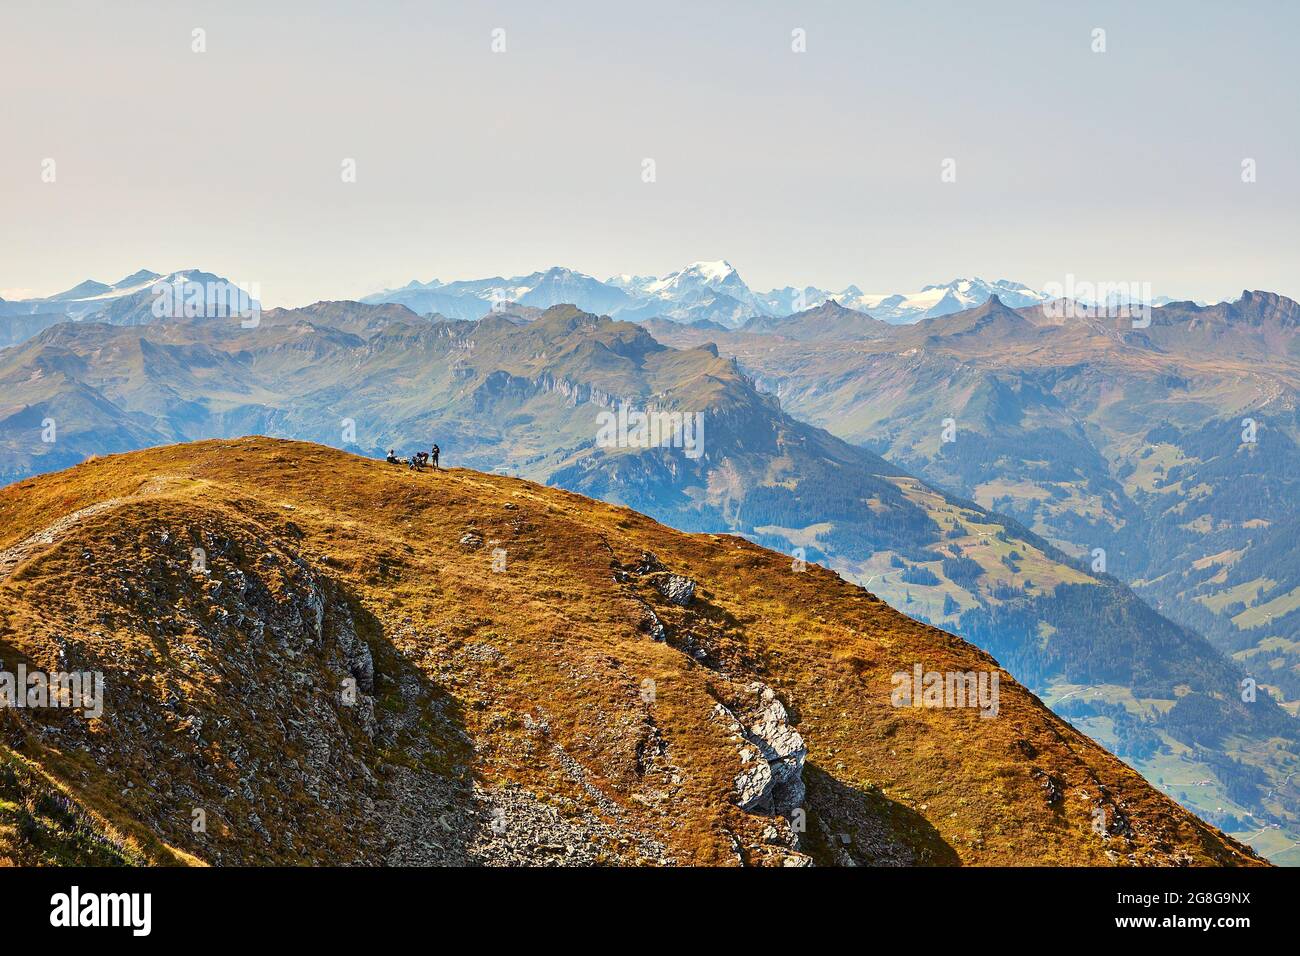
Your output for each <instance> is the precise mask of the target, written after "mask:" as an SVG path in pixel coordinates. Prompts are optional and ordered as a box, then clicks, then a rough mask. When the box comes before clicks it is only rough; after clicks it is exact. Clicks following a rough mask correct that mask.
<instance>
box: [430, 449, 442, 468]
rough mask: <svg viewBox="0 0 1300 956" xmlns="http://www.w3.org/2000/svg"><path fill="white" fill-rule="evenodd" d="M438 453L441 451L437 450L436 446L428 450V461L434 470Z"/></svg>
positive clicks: (436, 465)
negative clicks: (431, 463)
mask: <svg viewBox="0 0 1300 956" xmlns="http://www.w3.org/2000/svg"><path fill="white" fill-rule="evenodd" d="M440 451H441V449H439V448H438V446H437V445H434V446H433V447H432V448H430V449H429V452H430V456H429V457H430V460H431V461H432V462H433V467H434V468H437V467H438V454H439V452H440ZM439 470H441V469H439Z"/></svg>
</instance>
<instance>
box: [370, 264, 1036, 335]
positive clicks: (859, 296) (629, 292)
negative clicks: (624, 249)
mask: <svg viewBox="0 0 1300 956" xmlns="http://www.w3.org/2000/svg"><path fill="white" fill-rule="evenodd" d="M994 295H996V296H998V297H999V298H1000V299H1001V300H1002V301H1003V302H1006V303H1008V304H1010V305H1013V306H1022V305H1033V304H1037V303H1040V302H1044V301H1047V299H1048V296H1047V295H1046V294H1045V293H1043V292H1038V291H1035V290H1033V289H1031V288H1029V287H1028V286H1026V285H1023V284H1022V283H1019V282H1011V281H1008V280H1006V279H999V280H997V281H996V282H985V281H984V280H983V279H955V280H953V281H952V282H948V283H945V284H942V285H928V286H925V287H924V288H922V289H921V290H920V291H919V292H905V293H866V292H863V291H862V290H861V289H859V288H858V287H857V286H852V285H851V286H848V287H847V288H845V289H841V290H840V291H838V292H835V291H829V290H826V289H819V288H817V287H815V286H804V287H802V288H795V287H794V286H786V287H785V288H782V289H773V290H771V291H770V292H754V291H753V290H751V289H750V287H749V286H748V285H746V284H745V281H744V280H743V279H741V277H740V274H739V273H738V272H737V271H736V269H735V267H734V266H732V265H731V263H729V262H727V261H725V260H718V261H716V262H695V263H692V264H691V265H689V266H687V267H686V268H684V269H681V270H679V271H677V272H673V273H670V274H669V275H666V276H664V277H662V278H659V277H656V276H638V275H626V274H625V275H617V276H611V277H610V278H608V279H606V280H605V281H604V282H601V281H600V280H598V279H595V278H593V277H592V276H589V275H583V274H582V273H580V272H575V271H573V270H572V269H565V268H560V267H556V268H553V269H548V270H546V271H545V272H534V273H532V274H531V275H526V276H514V277H513V278H508V279H507V278H502V277H501V276H494V277H492V278H489V279H477V280H473V281H469V282H450V283H443V282H440V281H439V280H437V279H433V280H430V281H429V282H423V283H422V282H418V281H416V282H411V283H409V284H408V285H406V286H403V287H402V288H400V289H386V290H384V291H382V292H377V293H375V294H373V295H369V296H366V297H364V298H363V299H362V300H361V301H363V302H366V303H380V302H395V303H398V304H400V305H405V306H407V307H408V308H409V309H411V310H412V311H413V312H417V313H419V314H422V315H427V314H431V313H437V314H439V315H443V316H445V317H447V318H454V319H476V318H479V317H480V316H481V315H482V314H483V308H484V304H485V303H486V304H489V305H490V304H492V303H493V302H496V303H505V302H511V303H518V304H521V305H526V306H535V307H538V308H547V307H549V306H552V305H557V304H559V303H569V304H572V305H576V306H577V307H578V308H580V309H583V310H584V311H587V312H593V313H595V314H598V315H609V316H612V317H614V318H617V319H623V320H626V321H631V322H643V321H646V320H647V319H653V318H662V319H668V320H670V321H673V322H679V323H684V324H688V325H689V324H695V323H699V322H710V323H716V324H718V325H721V326H723V327H725V328H736V327H739V326H741V325H743V324H745V322H747V321H749V320H751V319H755V318H772V317H781V316H786V315H791V314H793V313H796V312H800V311H804V310H806V309H810V308H815V307H817V306H819V305H823V304H824V303H826V302H828V301H832V300H833V301H835V302H837V303H838V304H840V305H843V306H845V307H847V308H852V309H857V310H863V311H870V312H871V315H872V316H873V317H874V318H877V319H881V320H883V321H885V322H890V323H894V324H906V323H911V322H918V321H920V320H921V319H926V318H933V317H935V316H941V315H950V314H952V313H954V312H960V311H962V310H963V309H968V308H971V307H972V306H976V305H981V304H983V303H984V302H987V301H988V299H989V298H990V297H991V296H994Z"/></svg>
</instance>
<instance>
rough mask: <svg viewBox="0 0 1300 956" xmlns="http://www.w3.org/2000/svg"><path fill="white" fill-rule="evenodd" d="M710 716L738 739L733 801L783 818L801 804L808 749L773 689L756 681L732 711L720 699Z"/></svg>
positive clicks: (747, 807) (746, 807)
mask: <svg viewBox="0 0 1300 956" xmlns="http://www.w3.org/2000/svg"><path fill="white" fill-rule="evenodd" d="M713 715H714V719H716V720H720V721H722V722H723V723H724V725H725V726H726V727H727V729H728V730H729V732H730V733H731V734H732V736H733V737H735V738H736V740H737V750H738V751H739V753H740V762H741V771H740V773H739V774H737V775H736V791H735V799H736V805H737V806H739V807H740V808H741V809H742V810H751V811H757V812H764V813H775V814H777V815H778V816H784V817H789V816H791V815H792V814H793V813H794V811H795V810H797V809H799V808H801V807H802V806H803V802H804V797H805V795H806V791H805V788H804V782H803V765H804V760H805V759H806V758H807V756H808V748H807V746H806V745H805V744H804V740H803V737H802V736H800V734H799V732H798V731H797V730H795V729H794V727H792V726H790V717H789V714H788V713H787V712H786V709H785V705H783V704H782V703H781V701H780V700H779V699H778V698H777V696H776V692H775V691H773V690H772V688H770V687H768V686H767V685H766V684H762V683H759V682H757V681H755V682H754V683H751V684H749V685H747V686H746V687H745V688H744V690H743V692H742V695H741V699H740V701H739V703H738V704H737V705H736V707H735V709H734V710H733V709H731V708H728V707H727V706H725V705H724V704H721V703H720V704H718V705H717V707H715V708H714V711H713Z"/></svg>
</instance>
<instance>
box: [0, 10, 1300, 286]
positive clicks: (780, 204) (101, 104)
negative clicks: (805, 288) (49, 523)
mask: <svg viewBox="0 0 1300 956" xmlns="http://www.w3.org/2000/svg"><path fill="white" fill-rule="evenodd" d="M977 8H979V9H977ZM272 10H274V12H272ZM195 28H201V29H203V30H204V31H206V37H205V39H206V47H207V49H206V52H203V53H195V52H193V50H192V44H193V43H194V40H193V34H192V31H193V30H194V29H195ZM496 28H501V29H504V31H505V43H506V51H505V52H504V53H493V52H492V49H491V46H492V41H493V36H492V31H493V30H494V29H496ZM796 28H800V29H802V30H804V31H806V37H807V52H805V53H795V52H793V51H792V49H791V45H792V37H791V31H792V30H794V29H796ZM1095 28H1102V29H1104V30H1105V31H1106V33H1105V44H1106V51H1105V52H1104V53H1095V52H1093V45H1094V39H1093V30H1094V29H1095ZM1297 36H1300V4H1297V3H1292V2H1256V3H1220V2H1213V3H1211V2H1206V3H1198V2H1194V0H1178V2H1169V3H1158V2H1145V3H1133V2H1123V3H1083V2H1070V3H1047V2H1024V3H1013V2H992V0H990V2H986V3H982V4H981V3H975V2H952V3H917V2H913V3H901V2H900V3H888V4H886V3H874V4H868V3H861V2H850V0H842V2H840V3H808V2H798V3H796V2H787V3H762V2H753V0H750V2H744V3H740V2H737V3H722V2H713V3H710V2H706V0H697V2H693V3H692V2H683V3H675V2H661V0H656V2H653V3H651V2H640V3H621V4H620V3H614V2H608V0H607V2H604V3H599V2H592V3H578V2H546V3H540V2H535V0H534V2H528V3H506V2H497V3H491V2H489V3H460V4H451V3H432V2H423V3H415V2H411V3H397V2H392V3H384V2H379V0H377V2H369V3H362V2H357V3H333V2H321V0H312V2H283V0H282V2H277V3H274V4H270V3H243V2H230V0H221V2H211V3H188V2H177V0H169V2H146V0H130V2H115V3H109V2H100V3H89V2H82V3H74V2H60V0H35V2H32V0H4V2H3V4H0V130H2V131H3V136H2V138H0V144H2V146H3V148H0V295H2V296H5V297H9V298H13V297H16V296H17V295H18V294H21V293H19V292H18V291H17V290H24V289H26V290H31V293H34V294H41V295H45V294H51V293H54V292H57V291H60V290H62V289H65V288H67V287H69V286H71V285H74V284H75V283H76V282H79V281H80V280H82V279H84V278H96V279H100V280H103V281H109V282H112V281H116V280H117V279H119V278H121V277H123V276H125V275H127V274H128V273H131V272H134V271H135V270H137V269H140V268H149V269H153V270H155V271H158V272H169V271H172V270H175V269H181V268H189V267H202V268H204V269H207V270H209V271H212V272H217V273H220V274H222V275H225V276H227V277H229V278H230V279H233V280H236V281H241V282H250V283H256V284H257V285H258V287H259V288H260V291H261V297H262V300H263V301H264V302H265V303H266V304H267V305H284V304H287V305H296V304H304V303H307V302H311V301H315V300H317V299H338V298H356V297H358V296H360V295H363V294H365V293H367V292H372V291H375V290H376V289H378V288H381V287H384V286H390V285H400V284H404V283H406V282H407V281H409V280H410V279H412V278H419V279H421V280H427V279H430V278H433V277H437V278H441V279H444V280H448V279H455V278H469V277H478V276H483V275H492V274H503V275H511V274H517V273H523V272H530V271H532V270H534V269H539V268H544V267H547V266H550V265H556V264H561V265H567V266H571V267H573V268H575V269H579V270H581V271H583V272H588V273H591V274H594V275H596V276H598V277H600V278H605V277H607V276H609V275H611V274H613V273H617V272H637V273H642V274H659V275H661V274H663V273H665V272H669V271H671V270H673V269H676V268H679V267H681V266H683V265H685V264H686V263H688V262H691V261H693V260H697V259H718V258H726V259H728V260H730V261H731V262H732V263H733V264H734V265H735V266H736V267H737V269H738V270H739V271H740V273H741V275H742V277H743V278H744V279H745V280H746V281H747V282H749V283H750V285H752V286H754V287H755V288H760V289H766V288H769V287H771V286H775V285H785V284H788V283H789V284H799V285H802V284H806V283H807V284H815V285H819V286H823V287H828V288H831V289H838V288H841V287H843V286H844V285H847V284H848V283H851V282H852V283H856V284H858V285H859V286H861V287H862V288H863V289H864V290H866V291H880V292H886V291H909V290H913V289H916V288H919V287H920V286H921V285H923V284H925V283H929V282H940V281H947V280H949V279H952V278H954V277H957V276H969V275H979V276H983V277H984V278H986V279H996V278H1010V279H1016V280H1020V281H1023V282H1026V283H1029V284H1030V285H1034V286H1039V285H1042V284H1044V283H1047V282H1062V283H1063V282H1064V281H1065V276H1066V275H1067V273H1073V274H1074V275H1075V276H1076V277H1077V278H1078V279H1080V280H1088V281H1140V282H1150V283H1151V285H1152V289H1153V292H1154V293H1155V294H1156V295H1162V294H1167V295H1176V296H1189V297H1196V298H1211V299H1217V298H1222V297H1226V296H1235V295H1236V293H1238V292H1239V291H1240V290H1241V289H1242V288H1246V287H1249V288H1252V289H1253V288H1263V289H1270V290H1274V291H1280V292H1284V293H1287V294H1289V295H1292V296H1297V297H1300V131H1298V127H1300V77H1298V72H1297V71H1298V68H1297V65H1296V59H1295V46H1296V39H1297ZM348 158H351V159H355V161H356V182H354V183H345V182H343V181H342V175H341V172H342V163H343V161H344V160H345V159H348ZM646 158H650V159H653V160H654V161H655V172H656V177H657V179H656V181H655V182H653V183H646V182H643V181H642V162H643V160H644V159H646ZM947 158H952V159H954V160H955V161H956V182H951V183H945V182H941V176H940V173H941V164H942V163H943V161H944V160H945V159H947ZM1247 158H1250V159H1253V160H1255V163H1256V168H1257V181H1256V182H1254V183H1249V184H1247V183H1243V182H1242V161H1243V159H1247ZM46 159H53V160H54V161H55V167H54V171H55V181H54V182H52V183H51V182H43V181H42V171H43V169H44V168H45V167H43V165H42V164H43V161H44V160H46Z"/></svg>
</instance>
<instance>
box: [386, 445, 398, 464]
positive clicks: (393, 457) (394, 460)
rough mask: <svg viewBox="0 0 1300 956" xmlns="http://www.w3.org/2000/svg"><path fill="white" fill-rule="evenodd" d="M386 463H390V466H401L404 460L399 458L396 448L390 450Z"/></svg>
mask: <svg viewBox="0 0 1300 956" xmlns="http://www.w3.org/2000/svg"><path fill="white" fill-rule="evenodd" d="M384 461H386V462H388V463H389V464H390V465H400V464H401V463H402V459H400V458H398V457H397V449H395V448H390V449H388V457H387V458H385V459H384Z"/></svg>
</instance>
